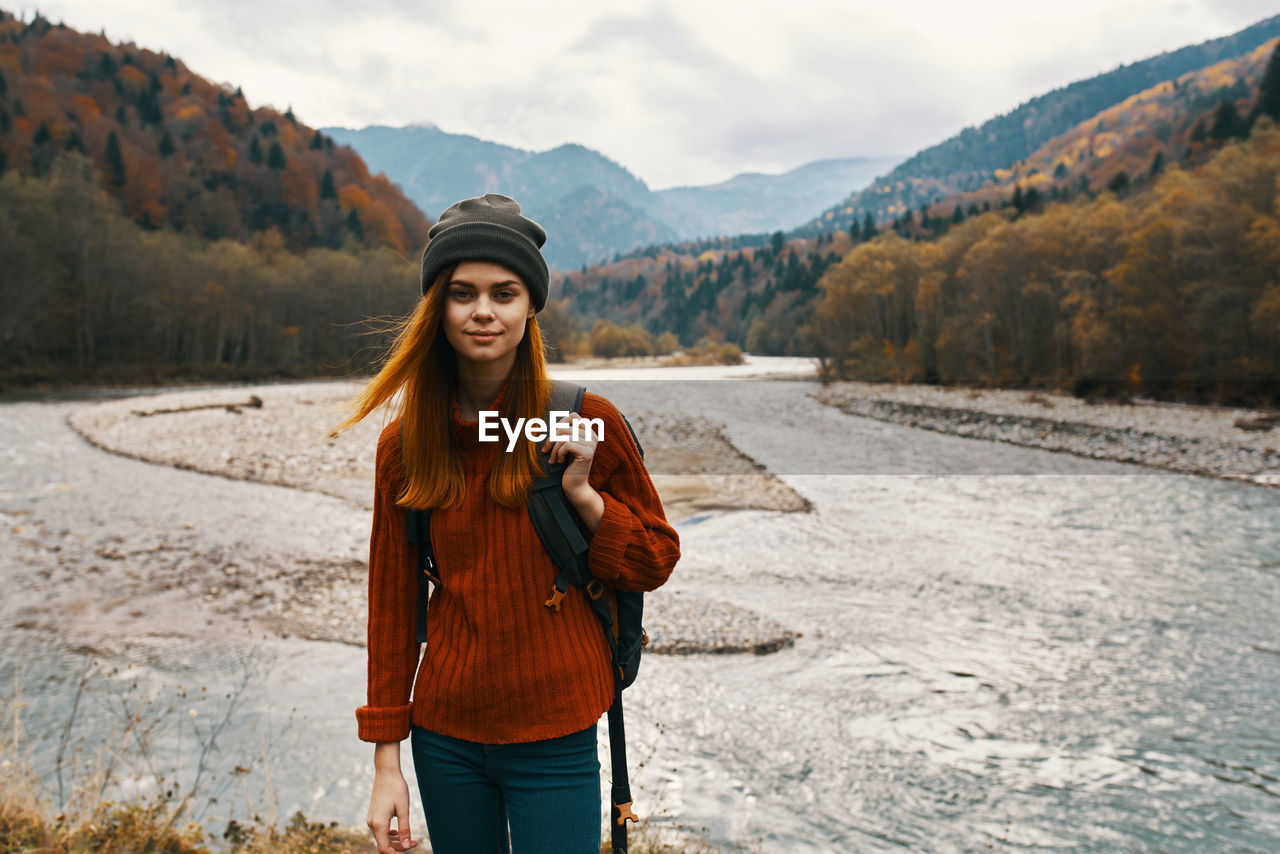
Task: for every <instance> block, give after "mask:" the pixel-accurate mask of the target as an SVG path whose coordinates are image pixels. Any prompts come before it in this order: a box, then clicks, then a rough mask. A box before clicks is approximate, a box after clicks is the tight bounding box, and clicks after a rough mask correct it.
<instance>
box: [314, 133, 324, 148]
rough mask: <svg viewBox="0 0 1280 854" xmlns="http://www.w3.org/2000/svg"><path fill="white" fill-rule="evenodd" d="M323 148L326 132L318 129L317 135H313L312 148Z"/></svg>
mask: <svg viewBox="0 0 1280 854" xmlns="http://www.w3.org/2000/svg"><path fill="white" fill-rule="evenodd" d="M321 148H324V134H322V133H320V131H316V132H315V136H313V137H311V150H312V151H318V150H320V149H321Z"/></svg>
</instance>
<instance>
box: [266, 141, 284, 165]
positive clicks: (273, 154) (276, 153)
mask: <svg viewBox="0 0 1280 854" xmlns="http://www.w3.org/2000/svg"><path fill="white" fill-rule="evenodd" d="M267 166H268V167H269V168H271V169H283V168H284V167H285V160H284V149H283V148H281V147H280V143H279V142H273V143H271V150H270V151H268V152H267Z"/></svg>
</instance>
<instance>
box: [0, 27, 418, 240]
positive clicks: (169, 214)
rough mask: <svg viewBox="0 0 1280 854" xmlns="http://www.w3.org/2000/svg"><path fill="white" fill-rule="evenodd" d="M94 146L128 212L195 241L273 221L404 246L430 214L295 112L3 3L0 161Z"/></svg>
mask: <svg viewBox="0 0 1280 854" xmlns="http://www.w3.org/2000/svg"><path fill="white" fill-rule="evenodd" d="M64 151H74V152H79V153H80V154H83V155H85V156H87V157H88V158H90V159H91V160H92V161H93V163H94V164H95V166H96V168H97V171H98V174H99V175H100V176H101V181H102V184H103V186H104V187H105V188H106V189H107V190H108V191H109V192H110V193H111V194H112V195H113V196H115V197H116V198H117V199H118V200H119V201H120V203H121V204H122V205H123V208H124V210H125V212H126V213H127V214H128V215H129V216H130V217H131V218H132V219H133V220H134V221H135V222H137V223H138V224H140V225H142V226H144V227H146V228H151V229H161V228H164V229H172V230H174V231H178V232H183V233H189V234H193V235H196V236H199V237H202V238H205V239H209V240H216V239H220V238H230V239H233V240H241V241H243V240H246V239H247V238H249V237H250V236H251V235H253V234H254V233H257V232H264V231H269V230H278V231H279V232H280V234H281V236H282V237H283V239H284V242H285V245H287V246H288V248H290V249H292V250H301V249H305V248H307V247H310V246H333V247H338V246H341V245H342V244H343V243H344V242H345V241H347V240H348V239H352V238H354V239H355V240H356V241H357V242H358V243H360V244H363V245H366V246H371V247H372V246H388V247H391V248H393V249H395V250H396V251H397V252H400V253H405V252H409V251H412V250H413V249H415V248H417V247H418V246H420V245H421V244H422V242H423V241H424V240H425V238H426V229H427V225H428V224H427V221H426V219H425V218H424V217H423V215H422V213H421V211H419V210H418V209H417V208H416V207H415V206H414V204H413V203H412V202H410V201H409V199H408V198H406V197H405V195H404V194H403V193H402V192H400V190H399V189H398V188H396V187H395V186H394V185H392V183H391V182H390V181H389V180H387V178H386V176H384V175H377V176H373V175H370V173H369V170H368V168H367V167H366V166H365V163H364V161H363V160H361V158H360V156H359V155H358V154H356V153H355V152H354V151H353V150H351V149H350V148H347V147H344V146H341V145H337V144H335V141H334V140H333V139H331V138H329V137H326V136H325V135H324V134H322V133H319V132H317V131H314V130H312V129H311V128H309V127H307V126H306V125H305V124H303V123H302V122H301V121H299V120H298V118H297V117H296V116H295V115H294V114H293V111H292V110H286V111H285V112H284V113H280V112H279V111H277V110H274V109H272V108H269V107H252V106H250V105H249V103H248V102H247V101H246V100H245V97H244V95H243V94H242V93H241V91H240V90H239V89H238V88H233V87H231V86H226V85H216V84H214V83H211V82H209V81H208V80H205V79H204V78H202V77H200V76H199V75H197V74H194V73H192V72H191V71H190V69H188V68H187V66H186V65H185V64H184V63H183V62H182V61H181V60H179V59H177V58H175V57H172V56H169V55H168V54H165V53H156V52H154V51H150V50H146V49H143V48H139V47H137V46H136V45H133V44H114V43H112V42H110V41H108V40H107V38H106V37H105V36H103V35H99V34H94V33H81V32H77V31H76V30H74V29H71V28H70V27H67V26H65V25H63V24H53V23H51V22H50V21H49V20H48V19H46V18H43V17H40V16H39V15H36V16H35V17H33V18H32V20H31V21H29V22H23V21H21V20H18V19H16V18H15V17H14V16H13V15H12V14H9V13H7V12H3V11H0V171H3V170H5V169H12V170H16V171H18V172H20V173H23V174H29V175H34V176H36V177H40V176H43V175H45V174H46V173H47V172H48V171H49V169H50V167H51V164H52V162H53V160H54V158H55V156H56V155H57V154H58V153H60V152H64Z"/></svg>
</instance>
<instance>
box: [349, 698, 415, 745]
mask: <svg viewBox="0 0 1280 854" xmlns="http://www.w3.org/2000/svg"><path fill="white" fill-rule="evenodd" d="M412 708H413V706H409V705H406V706H361V707H360V708H358V709H356V724H357V727H358V737H359V739H360V740H361V741H372V742H378V741H404V740H405V739H406V738H408V737H409V725H410V719H409V712H410V710H411V709H412Z"/></svg>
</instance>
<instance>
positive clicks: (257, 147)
mask: <svg viewBox="0 0 1280 854" xmlns="http://www.w3.org/2000/svg"><path fill="white" fill-rule="evenodd" d="M249 162H250V163H261V162H262V144H261V143H259V142H258V135H257V134H254V135H253V137H252V138H251V139H250V140H249Z"/></svg>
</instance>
